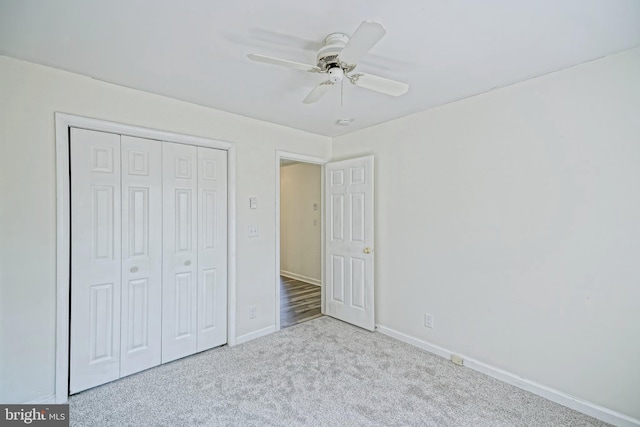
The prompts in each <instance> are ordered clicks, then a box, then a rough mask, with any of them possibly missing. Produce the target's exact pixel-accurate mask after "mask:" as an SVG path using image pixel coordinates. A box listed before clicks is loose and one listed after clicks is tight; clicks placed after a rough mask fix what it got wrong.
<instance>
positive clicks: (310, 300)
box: [280, 276, 322, 329]
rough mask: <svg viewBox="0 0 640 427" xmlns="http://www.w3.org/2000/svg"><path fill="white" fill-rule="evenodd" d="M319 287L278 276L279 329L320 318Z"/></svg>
mask: <svg viewBox="0 0 640 427" xmlns="http://www.w3.org/2000/svg"><path fill="white" fill-rule="evenodd" d="M320 290H321V288H320V286H316V285H310V284H308V283H305V282H301V281H299V280H296V279H291V278H289V277H284V276H280V328H281V329H284V328H288V327H289V326H293V325H296V324H298V323H302V322H306V321H308V320H312V319H316V318H318V317H321V316H322V313H321V312H320Z"/></svg>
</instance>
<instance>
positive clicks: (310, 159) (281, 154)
mask: <svg viewBox="0 0 640 427" xmlns="http://www.w3.org/2000/svg"><path fill="white" fill-rule="evenodd" d="M280 160H295V161H297V162H302V163H312V164H316V165H320V167H321V168H320V169H321V170H320V200H324V165H325V164H326V163H329V159H325V158H324V157H314V156H307V155H306V154H298V153H291V152H287V151H280V150H276V205H275V208H276V239H275V240H276V260H275V261H276V263H275V265H276V277H275V279H274V283H275V295H276V298H275V300H276V301H275V331H279V330H280ZM321 206H322V209H321V210H320V235H321V239H320V271H321V273H320V274H321V276H320V284H319V285H320V286H322V284H323V283H324V203H321ZM320 300H321V309H320V311H321V312H322V313H323V314H324V286H322V292H321V293H320Z"/></svg>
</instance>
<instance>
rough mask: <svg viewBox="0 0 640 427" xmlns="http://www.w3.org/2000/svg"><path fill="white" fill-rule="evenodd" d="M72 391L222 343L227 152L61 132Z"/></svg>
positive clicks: (76, 131)
mask: <svg viewBox="0 0 640 427" xmlns="http://www.w3.org/2000/svg"><path fill="white" fill-rule="evenodd" d="M70 164H71V176H70V179H71V328H70V329H71V330H70V363H69V365H70V366H69V368H70V380H69V387H70V392H71V393H77V392H79V391H82V390H85V389H88V388H91V387H95V386H97V385H100V384H103V383H106V382H109V381H112V380H115V379H117V378H120V377H123V376H126V375H130V374H133V373H135V372H139V371H141V370H144V369H148V368H150V367H153V366H157V365H159V364H161V363H166V362H169V361H172V360H175V359H178V358H181V357H184V356H188V355H190V354H193V353H196V352H199V351H203V350H206V349H209V348H212V347H215V346H219V345H222V344H224V343H226V341H227V335H226V331H227V320H226V319H227V313H226V308H227V217H226V216H227V153H226V151H224V150H217V149H212V148H204V147H200V146H194V145H186V144H178V143H172V142H166V141H156V140H150V139H144V138H136V137H131V136H126V135H118V134H112V133H106V132H98V131H92V130H85V129H77V128H71V129H70Z"/></svg>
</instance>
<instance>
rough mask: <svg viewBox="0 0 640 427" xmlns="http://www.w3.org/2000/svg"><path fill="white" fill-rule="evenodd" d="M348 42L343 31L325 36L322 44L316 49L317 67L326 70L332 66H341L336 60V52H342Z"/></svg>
mask: <svg viewBox="0 0 640 427" xmlns="http://www.w3.org/2000/svg"><path fill="white" fill-rule="evenodd" d="M348 42H349V36H347V35H346V34H343V33H333V34H329V35H328V36H327V37H325V39H324V46H322V47H321V48H320V50H319V51H318V57H317V59H318V67H319V68H320V69H321V70H323V71H326V72H329V71H330V70H331V68H334V67H340V68H342V66H341V64H340V63H339V61H338V54H339V53H340V52H342V49H344V47H345V46H346V45H347V43H348ZM345 71H348V70H345Z"/></svg>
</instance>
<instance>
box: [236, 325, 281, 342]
mask: <svg viewBox="0 0 640 427" xmlns="http://www.w3.org/2000/svg"><path fill="white" fill-rule="evenodd" d="M275 331H276V326H275V325H271V326H267V327H266V328H262V329H258V330H257V331H255V332H250V333H248V334H244V335H240V336H239V337H237V338H236V343H235V345H238V344H242V343H245V342H247V341H251V340H255V339H256V338H260V337H263V336H265V335H269V334H272V333H274V332H275Z"/></svg>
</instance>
